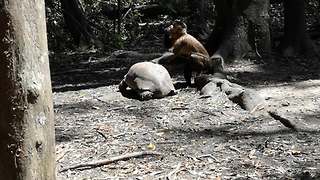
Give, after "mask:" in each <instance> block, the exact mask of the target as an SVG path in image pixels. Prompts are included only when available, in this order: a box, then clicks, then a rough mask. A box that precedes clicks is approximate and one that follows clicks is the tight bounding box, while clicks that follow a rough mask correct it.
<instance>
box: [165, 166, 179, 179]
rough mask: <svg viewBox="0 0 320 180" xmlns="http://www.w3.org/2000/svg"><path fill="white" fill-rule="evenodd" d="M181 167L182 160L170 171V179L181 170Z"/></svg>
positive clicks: (168, 176)
mask: <svg viewBox="0 0 320 180" xmlns="http://www.w3.org/2000/svg"><path fill="white" fill-rule="evenodd" d="M180 167H181V162H179V164H178V165H177V167H176V168H174V170H173V171H171V172H169V174H168V175H167V176H166V177H167V178H168V179H170V178H171V176H173V175H174V174H177V173H178V172H179V171H180Z"/></svg>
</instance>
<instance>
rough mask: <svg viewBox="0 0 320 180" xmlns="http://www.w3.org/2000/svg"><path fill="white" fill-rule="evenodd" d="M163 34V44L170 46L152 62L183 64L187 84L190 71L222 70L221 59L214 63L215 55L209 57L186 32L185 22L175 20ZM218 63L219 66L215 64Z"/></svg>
mask: <svg viewBox="0 0 320 180" xmlns="http://www.w3.org/2000/svg"><path fill="white" fill-rule="evenodd" d="M165 36H166V37H165V45H166V46H170V48H169V52H167V53H165V54H164V55H163V56H161V57H160V58H157V59H154V60H153V62H155V63H159V64H164V65H165V64H167V65H175V64H183V65H184V78H185V80H186V82H187V84H188V85H191V77H192V72H196V73H197V74H200V73H201V72H206V73H212V74H213V73H214V72H217V71H221V72H222V71H223V61H218V62H219V63H216V59H217V58H216V57H214V58H210V57H209V54H208V52H207V50H206V49H205V48H204V46H203V45H202V44H201V43H200V42H199V41H198V40H197V39H196V38H194V37H193V36H192V35H190V34H188V33H187V26H186V24H185V23H183V22H180V21H175V22H174V23H173V24H172V25H170V26H169V27H167V28H166V29H165ZM220 63H221V67H220V66H217V65H216V64H220ZM217 67H218V68H217ZM219 67H220V68H219Z"/></svg>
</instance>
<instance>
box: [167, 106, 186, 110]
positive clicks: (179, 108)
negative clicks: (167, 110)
mask: <svg viewBox="0 0 320 180" xmlns="http://www.w3.org/2000/svg"><path fill="white" fill-rule="evenodd" d="M188 109H189V108H188V107H173V108H171V110H188Z"/></svg>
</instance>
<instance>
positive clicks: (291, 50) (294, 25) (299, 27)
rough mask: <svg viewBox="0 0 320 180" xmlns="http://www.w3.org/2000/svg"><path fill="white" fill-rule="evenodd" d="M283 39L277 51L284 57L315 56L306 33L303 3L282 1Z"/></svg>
mask: <svg viewBox="0 0 320 180" xmlns="http://www.w3.org/2000/svg"><path fill="white" fill-rule="evenodd" d="M283 6H284V16H285V17H284V37H283V39H282V41H281V43H280V46H279V50H280V52H281V53H282V54H283V55H284V56H295V55H299V54H302V55H311V56H313V55H315V49H314V47H313V44H312V42H311V40H310V38H309V36H308V34H307V31H306V18H305V1H304V0H284V1H283Z"/></svg>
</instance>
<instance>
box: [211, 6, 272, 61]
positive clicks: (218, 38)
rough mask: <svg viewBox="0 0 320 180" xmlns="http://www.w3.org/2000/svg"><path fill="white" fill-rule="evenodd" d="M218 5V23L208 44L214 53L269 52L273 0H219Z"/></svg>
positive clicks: (227, 55)
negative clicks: (270, 15) (270, 5)
mask: <svg viewBox="0 0 320 180" xmlns="http://www.w3.org/2000/svg"><path fill="white" fill-rule="evenodd" d="M215 5H216V11H217V15H218V16H217V19H216V25H215V29H214V31H213V32H212V34H211V36H210V38H209V40H208V42H207V45H206V47H207V49H208V51H209V53H210V54H211V55H212V54H218V55H221V56H222V57H223V58H224V59H234V58H241V57H243V56H244V55H245V54H246V53H247V52H248V51H249V50H254V51H256V52H257V54H258V55H261V54H269V52H270V45H271V43H270V32H269V24H268V20H269V15H268V10H269V0H228V1H226V0H215Z"/></svg>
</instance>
